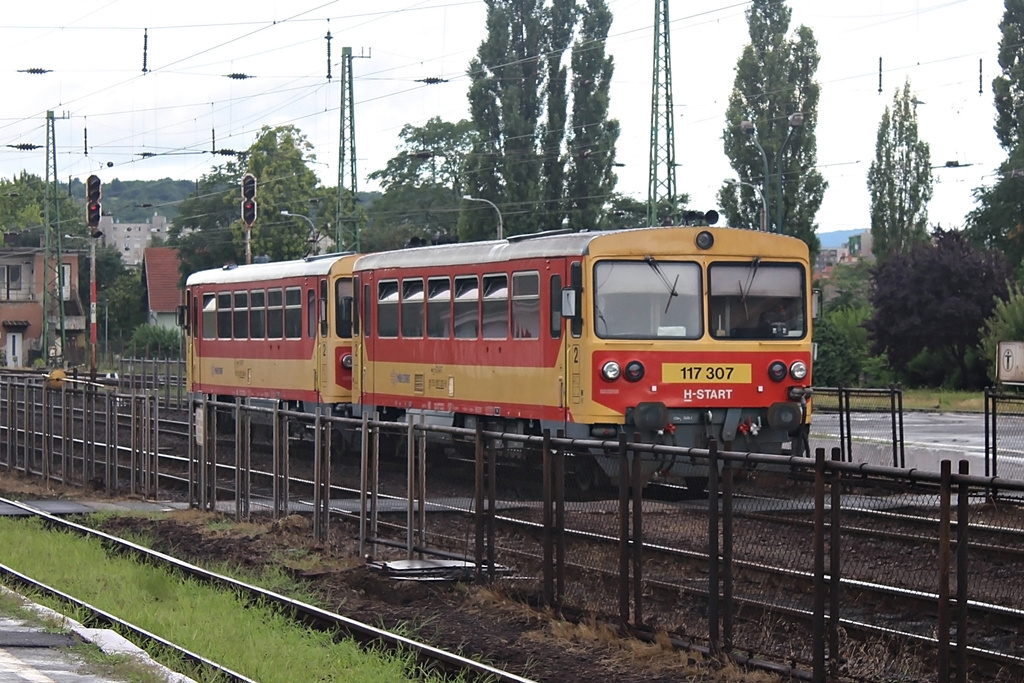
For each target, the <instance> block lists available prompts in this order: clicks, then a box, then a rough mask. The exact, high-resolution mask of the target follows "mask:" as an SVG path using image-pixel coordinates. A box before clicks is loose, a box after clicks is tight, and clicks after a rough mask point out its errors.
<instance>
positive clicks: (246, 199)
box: [242, 173, 256, 228]
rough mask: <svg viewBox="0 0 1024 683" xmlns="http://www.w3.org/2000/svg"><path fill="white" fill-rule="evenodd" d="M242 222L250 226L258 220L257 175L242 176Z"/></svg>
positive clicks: (247, 174)
mask: <svg viewBox="0 0 1024 683" xmlns="http://www.w3.org/2000/svg"><path fill="white" fill-rule="evenodd" d="M242 222H243V223H245V224H246V226H248V227H250V228H251V227H252V224H253V223H255V222H256V176H254V175H253V174H252V173H246V174H245V175H244V176H242Z"/></svg>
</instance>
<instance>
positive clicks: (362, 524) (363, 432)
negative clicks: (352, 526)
mask: <svg viewBox="0 0 1024 683" xmlns="http://www.w3.org/2000/svg"><path fill="white" fill-rule="evenodd" d="M362 419H363V421H362V426H361V427H360V431H359V434H360V436H359V557H366V536H367V531H368V528H367V517H368V515H367V509H366V501H367V498H368V497H369V492H368V489H369V486H370V463H369V461H368V458H367V456H368V455H369V452H370V449H369V440H370V431H369V429H368V426H369V419H370V414H369V413H367V412H365V411H364V412H363V418H362Z"/></svg>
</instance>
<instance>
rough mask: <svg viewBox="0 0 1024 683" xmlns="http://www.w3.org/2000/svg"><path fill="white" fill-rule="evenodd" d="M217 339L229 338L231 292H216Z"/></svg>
mask: <svg viewBox="0 0 1024 683" xmlns="http://www.w3.org/2000/svg"><path fill="white" fill-rule="evenodd" d="M217 339H231V292H218V294H217Z"/></svg>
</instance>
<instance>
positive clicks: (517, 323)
mask: <svg viewBox="0 0 1024 683" xmlns="http://www.w3.org/2000/svg"><path fill="white" fill-rule="evenodd" d="M512 336H513V337H514V338H516V339H537V338H538V337H540V273H537V272H533V273H512Z"/></svg>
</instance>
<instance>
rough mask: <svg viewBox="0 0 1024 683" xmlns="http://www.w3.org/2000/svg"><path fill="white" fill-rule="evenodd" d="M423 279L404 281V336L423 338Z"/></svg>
mask: <svg viewBox="0 0 1024 683" xmlns="http://www.w3.org/2000/svg"><path fill="white" fill-rule="evenodd" d="M423 306H424V301H423V278H414V279H406V280H402V336H403V337H409V338H413V339H415V338H417V337H422V336H423Z"/></svg>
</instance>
